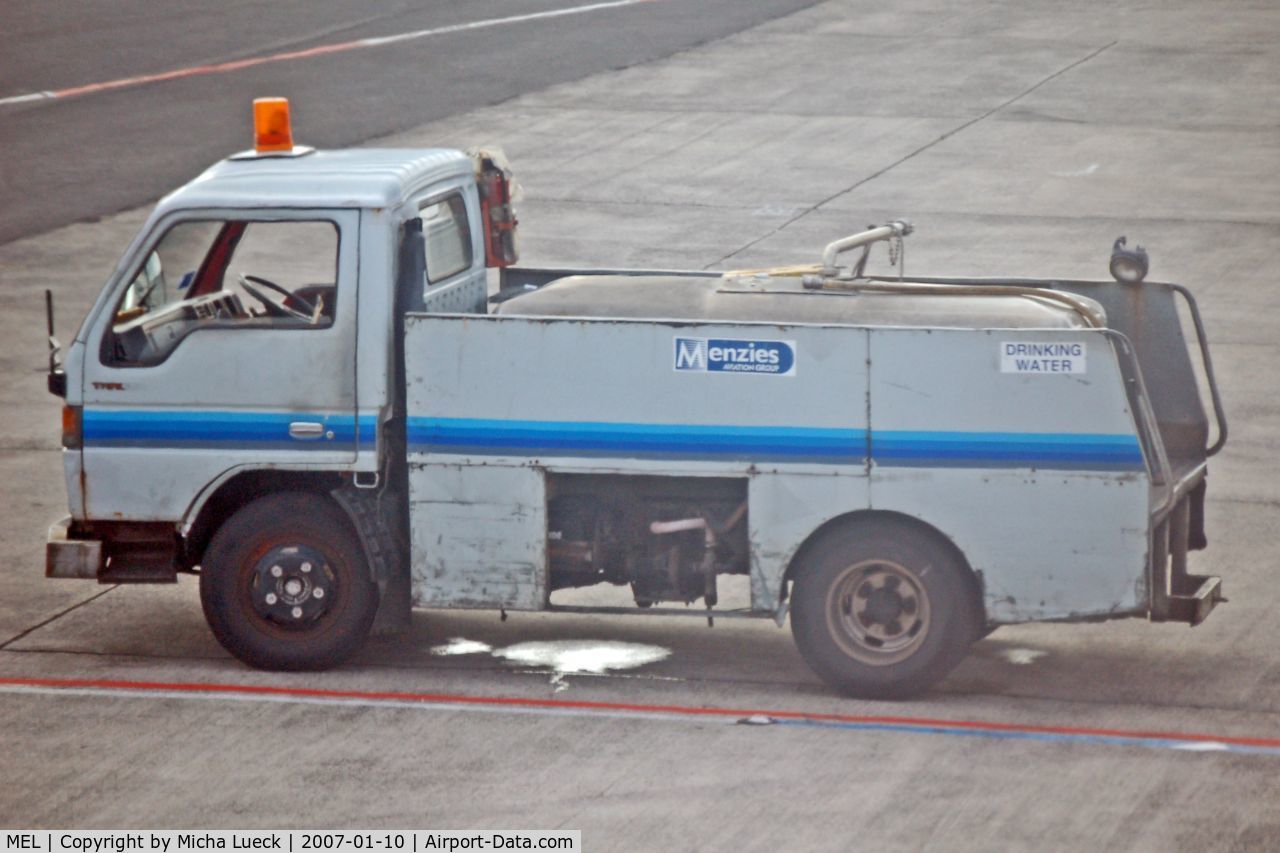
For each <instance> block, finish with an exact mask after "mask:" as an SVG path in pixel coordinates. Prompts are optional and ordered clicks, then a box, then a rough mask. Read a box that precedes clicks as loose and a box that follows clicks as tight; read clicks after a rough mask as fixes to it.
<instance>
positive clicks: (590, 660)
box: [431, 637, 671, 693]
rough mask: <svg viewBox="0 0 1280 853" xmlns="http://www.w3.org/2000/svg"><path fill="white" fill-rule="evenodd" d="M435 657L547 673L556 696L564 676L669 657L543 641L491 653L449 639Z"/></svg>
mask: <svg viewBox="0 0 1280 853" xmlns="http://www.w3.org/2000/svg"><path fill="white" fill-rule="evenodd" d="M431 654H433V655H438V656H450V655H475V654H489V655H492V656H493V657H496V658H500V659H502V660H505V661H507V662H508V663H511V664H516V665H518V666H522V667H528V668H530V669H535V670H539V671H542V670H549V671H550V672H551V683H552V684H553V685H555V689H556V692H557V693H559V692H561V691H562V690H566V689H568V687H569V685H568V683H567V682H566V681H565V680H564V679H565V676H566V675H608V674H609V673H612V672H617V671H619V670H626V669H636V668H638V667H642V666H644V665H646V664H650V663H656V662H658V661H660V660H665V659H666V658H668V657H670V656H671V650H670V649H664V648H663V647H661V646H649V645H644V644H642V643H623V642H618V641H615V640H544V641H534V642H527V643H516V644H515V645H513V646H507V647H505V648H500V649H495V648H493V647H492V646H490V645H488V644H487V643H481V642H478V641H476V640H468V639H466V638H465V637H452V638H450V639H449V640H448V641H447V642H445V643H442V644H440V645H438V646H433V647H432V648H431Z"/></svg>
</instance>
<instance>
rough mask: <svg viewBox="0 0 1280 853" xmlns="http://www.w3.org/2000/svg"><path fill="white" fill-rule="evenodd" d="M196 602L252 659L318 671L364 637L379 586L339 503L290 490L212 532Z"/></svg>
mask: <svg viewBox="0 0 1280 853" xmlns="http://www.w3.org/2000/svg"><path fill="white" fill-rule="evenodd" d="M200 603H201V605H202V606H203V608H204V615H205V619H206V620H207V621H208V622H209V627H210V628H211V629H212V630H213V634H214V636H215V637H217V638H218V642H220V643H221V644H222V645H223V647H224V648H225V649H226V650H227V651H229V652H231V654H233V655H235V656H236V657H237V658H239V659H240V660H242V661H244V662H245V663H247V664H249V665H250V666H254V667H258V668H259V669H277V670H314V669H325V668H328V667H331V666H336V665H337V664H339V663H341V662H342V661H343V660H345V659H346V658H348V657H349V656H350V655H351V654H352V653H353V652H354V651H355V650H356V649H357V648H358V647H359V646H360V644H361V643H362V642H363V641H364V638H365V637H366V635H368V633H369V628H370V626H371V625H372V623H373V616H374V613H375V612H376V610H377V605H378V590H377V586H376V585H375V584H374V583H373V582H372V581H371V580H370V578H369V569H368V566H367V564H366V562H365V558H364V553H363V551H362V550H361V548H360V545H359V541H358V539H357V538H356V534H355V532H354V530H352V528H351V523H350V521H349V520H348V519H347V517H346V515H345V514H344V513H343V512H342V510H341V509H339V508H338V507H337V506H335V505H334V504H333V503H332V502H330V501H329V500H328V499H326V498H324V497H323V496H320V495H314V494H307V493H304V492H287V493H281V494H276V495H269V496H267V497H264V498H260V499H258V500H256V501H254V502H253V503H251V504H249V505H247V506H245V507H244V508H242V509H241V510H239V511H238V512H237V513H235V515H233V516H231V518H230V519H228V520H227V522H226V523H225V524H223V525H222V527H221V528H220V529H219V530H218V532H217V533H216V534H215V535H214V537H213V540H212V541H211V542H210V543H209V548H208V550H207V551H206V552H205V556H204V560H203V564H202V566H201V572H200Z"/></svg>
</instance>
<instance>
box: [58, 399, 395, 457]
mask: <svg viewBox="0 0 1280 853" xmlns="http://www.w3.org/2000/svg"><path fill="white" fill-rule="evenodd" d="M295 421H313V422H317V423H320V424H323V425H324V428H325V430H326V431H327V432H331V433H333V438H320V439H298V438H293V437H292V436H290V435H289V424H291V423H293V422H295ZM83 428H84V443H85V446H86V447H139V448H204V449H238V450H271V449H289V450H329V451H332V450H348V449H353V448H354V447H355V444H356V440H357V436H358V437H359V440H360V442H362V443H364V442H369V443H372V442H373V441H374V440H375V437H376V433H377V418H376V416H374V415H361V416H360V418H359V420H358V421H357V419H356V418H355V416H354V413H350V414H348V413H342V414H338V413H328V414H325V413H319V412H227V411H221V412H220V411H203V410H187V409H178V410H145V411H139V410H129V411H122V410H104V409H86V410H85V412H84V422H83Z"/></svg>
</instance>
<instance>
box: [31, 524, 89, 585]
mask: <svg viewBox="0 0 1280 853" xmlns="http://www.w3.org/2000/svg"><path fill="white" fill-rule="evenodd" d="M70 530H71V517H70V516H67V517H66V518H63V519H62V520H60V521H56V522H54V523H53V524H51V525H50V526H49V539H48V542H47V543H46V544H45V558H44V576H45V577H47V578H87V579H96V578H97V577H98V575H99V574H101V573H102V567H103V557H102V540H100V539H72V538H70Z"/></svg>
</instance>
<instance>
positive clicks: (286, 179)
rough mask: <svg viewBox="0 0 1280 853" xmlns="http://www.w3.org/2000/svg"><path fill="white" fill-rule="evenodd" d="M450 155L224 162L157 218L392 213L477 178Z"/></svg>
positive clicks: (339, 154)
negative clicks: (202, 210) (197, 213)
mask: <svg viewBox="0 0 1280 853" xmlns="http://www.w3.org/2000/svg"><path fill="white" fill-rule="evenodd" d="M471 172H472V166H471V159H470V158H469V157H468V156H467V155H466V154H464V153H462V152H461V151H454V150H451V149H446V148H419V149H392V148H356V149H351V150H346V151H315V152H312V153H309V154H304V155H302V156H299V157H245V158H243V159H240V158H238V157H237V158H231V159H227V160H223V161H222V162H220V163H216V164H214V165H213V166H211V167H209V169H207V170H206V171H205V172H204V173H203V174H202V175H200V176H199V177H197V178H196V179H194V180H193V181H191V182H190V183H188V184H186V185H184V186H182V187H180V188H179V189H177V190H175V191H174V192H172V193H170V194H169V195H168V196H166V197H165V198H164V199H163V200H162V201H161V202H160V205H159V208H158V209H157V213H164V212H167V211H168V210H176V209H187V208H193V207H210V208H217V207H232V208H243V207H300V208H325V207H360V208H387V207H392V206H394V205H396V204H398V203H400V202H401V201H403V200H405V199H407V198H409V197H411V196H413V195H414V194H415V193H417V192H419V191H420V190H421V189H422V188H423V187H425V186H428V185H430V184H432V183H434V182H436V181H439V180H443V179H447V178H452V177H460V176H464V175H468V174H471Z"/></svg>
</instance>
